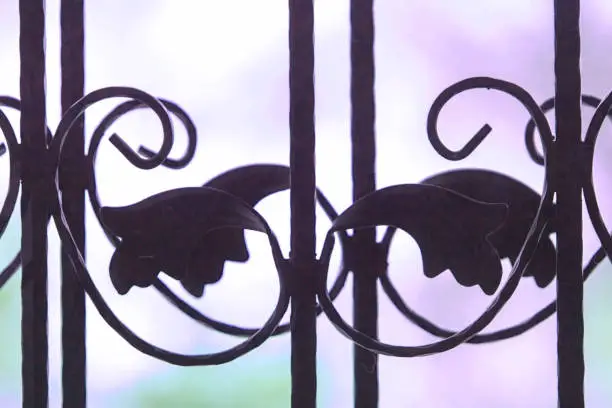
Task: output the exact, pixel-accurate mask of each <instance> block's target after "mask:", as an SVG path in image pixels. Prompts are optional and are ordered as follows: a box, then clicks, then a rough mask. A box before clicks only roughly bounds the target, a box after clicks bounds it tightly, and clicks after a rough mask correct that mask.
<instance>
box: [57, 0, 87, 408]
mask: <svg viewBox="0 0 612 408" xmlns="http://www.w3.org/2000/svg"><path fill="white" fill-rule="evenodd" d="M60 24H61V40H62V45H61V68H62V96H61V98H62V111H63V112H65V111H66V110H67V109H68V108H69V107H70V106H71V105H72V104H74V103H75V102H76V101H77V100H79V99H80V98H82V97H83V95H84V90H85V57H84V54H85V51H84V45H85V44H84V41H85V38H84V37H85V34H84V26H83V25H84V6H83V0H62V3H61V9H60ZM84 125H85V124H84V119H83V116H81V117H80V118H79V119H77V122H76V123H75V124H74V126H73V127H72V130H71V131H70V134H69V136H68V139H67V141H66V143H65V145H64V149H63V151H64V152H65V154H64V155H63V156H62V160H61V164H60V185H61V188H62V203H63V205H64V211H65V213H66V221H67V222H68V225H69V226H70V230H71V231H72V235H73V237H74V239H75V242H76V244H77V246H78V248H79V250H80V251H81V253H82V254H83V256H84V254H85V184H84V183H79V182H78V181H79V180H83V177H82V174H86V173H87V169H86V168H84V163H85V160H84V154H85V129H84ZM85 334H86V332H85V292H84V291H83V288H82V287H81V285H80V284H79V282H78V279H77V277H76V274H75V271H74V267H73V265H72V262H71V261H70V258H69V256H68V254H67V253H66V252H65V251H62V350H63V353H62V397H63V406H64V407H65V408H84V407H85V405H86V371H85V368H86V352H85Z"/></svg>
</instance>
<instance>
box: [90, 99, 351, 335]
mask: <svg viewBox="0 0 612 408" xmlns="http://www.w3.org/2000/svg"><path fill="white" fill-rule="evenodd" d="M160 102H161V103H162V104H163V105H164V106H165V107H166V108H167V109H168V110H169V112H170V113H172V114H174V115H175V116H176V117H177V118H178V119H179V120H180V122H181V123H182V124H183V126H184V127H185V129H186V131H187V137H188V146H187V149H186V152H185V154H184V155H183V157H181V158H179V159H169V158H166V159H165V160H164V161H163V162H162V165H163V166H165V167H168V168H170V169H180V168H183V167H185V166H186V165H188V164H189V163H190V162H191V160H192V159H193V157H194V154H195V151H196V145H197V131H196V127H195V125H194V123H193V121H192V120H191V118H190V117H189V115H188V114H187V113H186V112H185V111H184V110H183V109H181V108H180V107H179V106H178V105H176V104H175V103H173V102H170V101H167V100H163V99H161V100H160ZM143 107H146V106H145V105H143V104H142V103H140V102H139V101H136V100H132V101H127V102H124V103H122V104H121V105H119V106H118V107H116V108H115V109H114V110H113V111H111V112H110V113H109V114H108V115H107V116H106V117H105V118H103V120H102V121H101V122H100V124H99V125H98V126H97V127H96V129H95V131H94V134H93V137H92V140H91V143H90V145H89V149H88V155H87V157H88V163H89V164H88V165H89V167H90V169H91V171H92V174H91V177H89V184H88V195H89V200H90V204H91V206H92V209H93V211H94V215H95V216H96V218H97V219H98V222H99V224H100V226H101V227H102V229H103V231H104V233H105V235H106V236H107V238H108V239H109V241H110V242H111V244H112V245H113V246H115V247H117V245H118V244H119V242H120V240H119V238H118V237H117V236H116V235H114V234H113V233H112V232H111V231H109V229H108V228H106V227H105V226H104V224H103V223H102V222H101V219H100V210H101V208H102V205H101V202H100V198H99V195H98V193H97V185H96V177H95V172H94V171H93V169H95V160H96V154H97V150H98V148H99V146H100V143H101V141H102V138H103V137H104V134H105V133H106V132H107V131H108V129H109V128H110V127H111V126H112V124H113V123H115V121H116V120H118V119H119V118H120V117H121V116H122V115H124V114H126V113H128V112H130V111H132V110H135V109H139V108H143ZM117 137H118V136H117V135H113V136H111V140H112V138H117ZM139 152H140V153H142V154H144V155H146V156H147V157H151V156H152V155H153V153H152V151H151V150H149V149H147V148H144V147H140V148H139ZM317 200H318V201H319V204H320V205H321V208H322V209H323V211H324V212H325V213H326V215H327V216H328V217H329V218H330V220H331V221H333V220H334V219H335V217H337V212H336V210H335V209H334V208H333V206H332V205H331V203H330V202H329V200H328V199H327V198H326V197H325V196H324V195H323V193H322V192H321V191H320V190H317ZM339 237H340V240H341V242H342V243H344V242H346V241H347V236H346V234H345V233H342V234H340V235H339ZM347 276H348V271H347V270H346V269H345V268H342V269H341V270H340V273H339V274H338V276H337V278H336V280H335V282H334V284H333V285H332V288H331V296H332V299H335V298H336V297H337V296H338V294H339V293H340V291H341V290H342V288H343V287H344V284H345V283H346V279H347ZM153 287H154V288H155V289H156V290H157V291H159V292H160V293H161V294H162V296H163V297H164V298H165V299H166V300H168V301H169V302H170V303H171V304H172V305H174V306H175V307H177V308H178V309H179V310H181V311H182V312H183V313H185V314H186V315H187V316H189V317H191V318H192V319H194V320H195V321H197V322H199V323H201V324H203V325H205V326H207V327H210V328H212V329H214V330H216V331H218V332H221V333H225V334H229V335H234V336H242V337H248V336H252V335H254V334H255V333H256V332H257V331H258V330H259V329H255V328H244V327H239V326H236V325H232V324H228V323H224V322H220V321H218V320H215V319H213V318H211V317H209V316H207V315H205V314H204V313H203V312H201V311H199V310H197V309H195V308H194V307H192V306H191V305H190V304H189V303H187V302H186V301H185V300H183V299H182V298H181V297H179V296H178V295H177V294H175V293H174V292H173V291H172V290H171V289H170V288H169V287H168V286H167V285H166V284H165V283H164V282H163V281H161V280H160V279H156V281H155V282H154V283H153ZM320 313H321V309H320V307H317V314H320ZM289 329H290V326H289V324H282V325H280V326H278V327H277V328H275V330H274V332H273V334H272V335H278V334H283V333H286V332H288V331H289Z"/></svg>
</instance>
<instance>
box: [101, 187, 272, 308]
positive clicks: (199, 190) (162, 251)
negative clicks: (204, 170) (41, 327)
mask: <svg viewBox="0 0 612 408" xmlns="http://www.w3.org/2000/svg"><path fill="white" fill-rule="evenodd" d="M100 216H101V221H102V223H103V224H104V225H105V227H106V228H108V229H109V230H110V231H111V232H112V233H113V234H115V235H117V236H119V237H120V238H121V243H120V244H119V245H118V246H117V249H116V251H115V253H114V254H113V257H112V259H111V264H110V276H111V281H112V283H113V285H114V286H115V289H116V290H117V291H118V292H119V293H120V294H125V293H127V292H128V291H129V290H130V288H131V287H132V286H140V287H147V286H149V285H151V284H152V283H153V281H154V280H155V279H156V277H157V275H158V274H159V272H162V271H163V272H164V273H166V274H168V275H169V276H171V277H173V278H174V279H177V280H179V281H181V283H182V284H183V285H184V286H185V288H186V289H187V290H189V291H190V292H191V293H192V294H193V295H194V296H201V295H202V293H203V290H204V286H205V285H206V284H210V283H214V282H216V281H218V280H219V279H220V278H221V275H222V273H223V264H224V262H225V260H227V259H233V258H235V254H234V252H233V250H234V247H233V246H232V245H231V244H232V242H230V243H229V244H228V242H227V238H228V235H227V234H226V233H225V232H226V231H227V230H228V229H229V230H236V231H243V230H245V229H248V230H254V231H260V232H264V233H268V231H269V230H268V227H267V224H266V222H265V220H264V219H263V218H262V217H261V216H260V215H259V214H258V213H257V212H256V211H255V210H254V209H253V207H252V206H250V205H249V204H248V203H246V202H245V201H243V200H242V199H240V198H238V197H236V196H234V195H231V194H229V193H227V192H224V191H221V190H218V189H215V188H211V187H190V188H180V189H176V190H170V191H166V192H163V193H160V194H156V195H154V196H151V197H149V198H147V199H145V200H143V201H140V202H138V203H136V204H132V205H129V206H126V207H103V208H102V209H101V212H100ZM230 237H231V236H230Z"/></svg>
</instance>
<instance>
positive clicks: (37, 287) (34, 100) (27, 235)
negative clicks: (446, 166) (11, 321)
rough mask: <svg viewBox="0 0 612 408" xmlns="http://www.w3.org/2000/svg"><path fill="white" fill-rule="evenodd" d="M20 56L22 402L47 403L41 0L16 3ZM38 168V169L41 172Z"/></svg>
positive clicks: (30, 405) (41, 406)
mask: <svg viewBox="0 0 612 408" xmlns="http://www.w3.org/2000/svg"><path fill="white" fill-rule="evenodd" d="M19 20H20V21H19V24H20V27H19V30H20V34H19V51H20V59H21V78H20V90H21V104H22V113H21V143H22V148H21V157H20V160H21V165H22V173H23V174H22V190H21V219H22V224H21V228H22V235H21V247H22V250H21V256H22V265H23V267H22V281H21V307H22V318H21V319H22V320H21V322H22V323H21V330H22V332H21V336H22V379H23V406H24V407H27V408H46V407H47V406H48V396H49V384H48V338H47V223H48V220H49V217H48V206H47V201H46V199H45V197H44V188H43V189H41V188H40V186H41V182H40V180H37V176H42V175H43V174H44V167H43V166H44V163H45V159H46V155H45V153H46V135H45V131H46V108H45V46H44V43H45V6H44V0H20V1H19ZM41 170H43V171H41Z"/></svg>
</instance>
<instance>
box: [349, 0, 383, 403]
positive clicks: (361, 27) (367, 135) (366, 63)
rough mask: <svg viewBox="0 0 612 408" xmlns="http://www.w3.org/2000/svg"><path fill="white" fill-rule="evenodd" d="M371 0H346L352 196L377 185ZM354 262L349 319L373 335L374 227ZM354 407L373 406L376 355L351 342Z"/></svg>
mask: <svg viewBox="0 0 612 408" xmlns="http://www.w3.org/2000/svg"><path fill="white" fill-rule="evenodd" d="M373 7H374V4H373V0H351V107H352V114H351V136H352V160H353V200H355V201H356V200H358V199H360V198H361V197H363V196H364V195H366V194H368V193H371V192H373V191H374V190H376V162H375V160H376V141H375V128H374V124H375V114H376V112H375V102H374V101H375V96H374V13H373V11H374V10H373ZM352 239H353V242H354V245H351V247H350V248H349V250H350V251H355V254H352V255H350V256H351V257H352V258H353V259H359V260H360V261H359V262H353V263H352V265H351V268H352V271H353V277H354V284H353V323H354V327H355V328H356V329H357V330H359V331H360V332H362V333H365V334H367V335H369V336H371V337H373V338H376V337H378V292H377V290H378V285H377V280H378V274H379V272H380V271H379V270H378V267H379V264H380V263H379V262H378V259H377V254H376V246H377V244H376V228H374V227H372V228H366V229H360V230H357V231H355V233H354V235H353V238H352ZM353 352H354V381H355V388H354V389H355V392H354V398H355V407H357V408H373V407H377V406H378V356H377V355H376V354H375V353H372V352H370V351H368V350H366V349H364V348H362V347H360V346H358V345H355V346H354V349H353Z"/></svg>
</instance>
